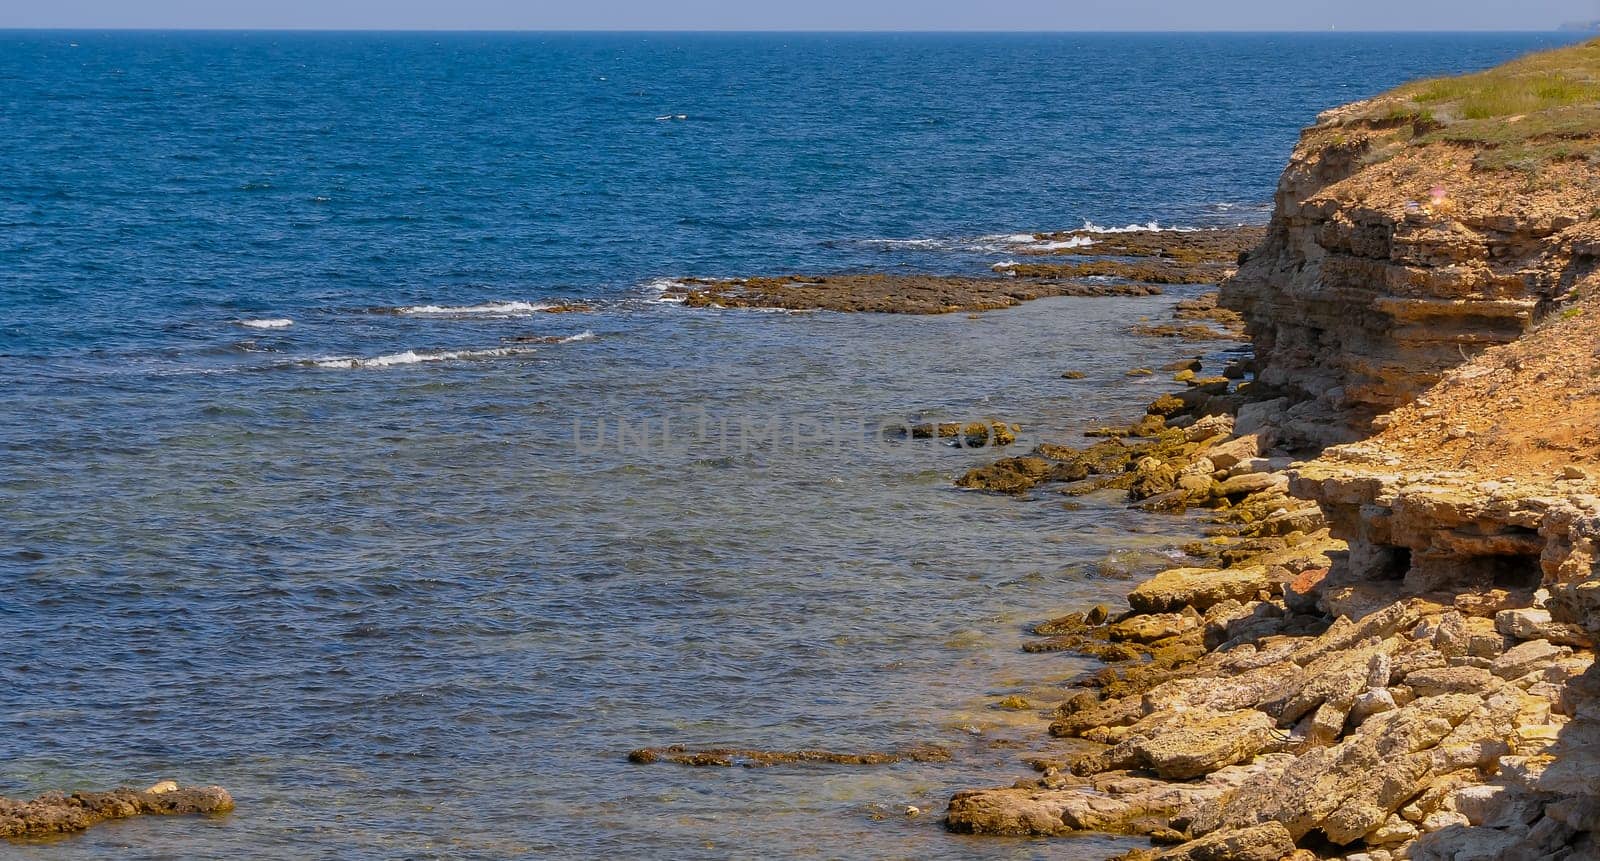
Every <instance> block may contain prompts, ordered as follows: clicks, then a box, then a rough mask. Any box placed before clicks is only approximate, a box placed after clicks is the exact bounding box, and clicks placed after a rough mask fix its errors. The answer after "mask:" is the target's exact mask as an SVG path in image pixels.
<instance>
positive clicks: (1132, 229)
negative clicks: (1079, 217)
mask: <svg viewBox="0 0 1600 861" xmlns="http://www.w3.org/2000/svg"><path fill="white" fill-rule="evenodd" d="M1204 229H1205V228H1203V227H1162V226H1161V225H1160V224H1159V223H1157V222H1154V221H1152V222H1149V223H1148V224H1129V225H1126V226H1124V227H1101V226H1100V225H1098V224H1095V223H1094V222H1092V221H1085V222H1084V223H1083V227H1081V228H1079V230H1082V231H1083V232H1084V233H1195V232H1197V231H1200V230H1204Z"/></svg>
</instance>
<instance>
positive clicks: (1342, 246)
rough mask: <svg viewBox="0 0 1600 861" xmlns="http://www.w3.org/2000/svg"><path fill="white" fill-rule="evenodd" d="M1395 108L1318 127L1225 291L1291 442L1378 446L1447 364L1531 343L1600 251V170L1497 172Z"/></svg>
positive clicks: (1357, 112) (1365, 111) (1568, 166)
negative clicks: (1378, 430)
mask: <svg viewBox="0 0 1600 861" xmlns="http://www.w3.org/2000/svg"><path fill="white" fill-rule="evenodd" d="M1393 112H1394V109H1393V108H1385V107H1384V106H1383V105H1382V103H1381V102H1362V103H1358V104H1355V105H1351V106H1347V107H1345V108H1341V109H1338V110H1335V111H1330V112H1328V113H1326V114H1323V115H1322V116H1321V117H1320V118H1319V120H1318V122H1317V124H1316V125H1315V126H1312V127H1311V128H1309V129H1307V130H1306V131H1305V132H1304V133H1303V136H1302V139H1301V142H1300V145H1299V147H1298V148H1297V149H1296V151H1295V153H1294V156H1293V159H1292V161H1291V162H1290V165H1289V168H1288V170H1286V171H1285V172H1284V174H1283V178H1282V180H1281V181H1280V183H1279V186H1278V190H1277V201H1276V208H1275V211H1274V214H1273V217H1272V223H1271V226H1270V228H1269V230H1268V236H1267V239H1266V240H1265V242H1264V243H1263V244H1262V245H1261V246H1260V247H1259V248H1258V249H1256V250H1255V251H1254V252H1252V253H1251V254H1249V255H1248V257H1247V258H1246V259H1245V261H1244V262H1243V265H1242V266H1241V268H1240V271H1239V273H1238V274H1237V275H1236V276H1235V277H1234V278H1233V279H1232V280H1231V281H1230V282H1228V283H1227V284H1225V285H1224V287H1223V290H1222V303H1223V305H1224V306H1226V307H1230V308H1233V309H1235V310H1238V311H1240V312H1242V313H1243V314H1244V316H1245V320H1246V325H1247V331H1248V332H1249V335H1250V338H1251V340H1252V341H1253V342H1254V343H1255V349H1256V361H1257V379H1258V380H1259V382H1260V383H1261V384H1262V385H1263V386H1264V387H1267V388H1270V389H1275V390H1278V391H1279V392H1280V393H1281V394H1283V395H1285V396H1286V397H1288V398H1289V402H1288V406H1289V407H1290V409H1289V411H1288V414H1287V415H1286V416H1285V417H1284V419H1283V421H1281V422H1280V430H1281V431H1282V432H1283V434H1284V441H1285V442H1288V443H1290V444H1291V445H1297V446H1301V447H1312V448H1315V447H1320V446H1324V445H1329V444H1335V443H1341V442H1350V441H1353V440H1356V439H1360V438H1363V437H1365V436H1367V435H1368V433H1370V431H1371V429H1372V425H1371V423H1372V420H1373V419H1374V418H1375V417H1377V416H1379V415H1381V414H1383V413H1386V412H1388V411H1390V410H1392V409H1395V408H1396V407H1399V406H1401V405H1403V404H1405V403H1408V402H1410V401H1411V400H1412V399H1413V398H1415V397H1416V396H1417V395H1419V394H1420V393H1421V392H1422V391H1423V390H1424V389H1426V388H1428V387H1429V386H1430V385H1432V384H1434V383H1435V382H1437V381H1438V380H1439V379H1440V376H1441V375H1442V373H1443V372H1444V371H1445V370H1447V369H1449V368H1451V367H1454V366H1456V365H1459V364H1461V363H1462V362H1464V361H1466V360H1467V359H1469V358H1471V357H1472V356H1474V355H1476V354H1478V353H1479V352H1481V351H1482V350H1484V349H1485V348H1487V347H1490V346H1494V345H1497V344H1504V343H1508V342H1510V341H1513V340H1516V339H1517V338H1519V337H1521V336H1522V335H1523V334H1524V333H1526V332H1527V331H1528V329H1529V328H1530V326H1531V325H1532V324H1533V323H1534V322H1535V321H1536V320H1538V319H1539V318H1540V317H1542V316H1543V315H1544V314H1546V313H1547V312H1548V311H1549V310H1550V309H1551V308H1553V307H1555V306H1556V305H1557V304H1559V303H1560V302H1562V301H1564V299H1565V298H1566V297H1568V296H1569V295H1570V294H1571V293H1572V291H1573V288H1574V286H1575V285H1576V284H1577V283H1578V282H1579V281H1580V280H1581V279H1582V278H1583V277H1584V276H1586V275H1587V274H1588V273H1589V272H1590V271H1591V270H1593V269H1594V267H1595V265H1596V260H1597V254H1600V243H1596V241H1595V238H1594V236H1595V234H1593V233H1591V232H1589V230H1588V228H1590V227H1591V225H1590V224H1589V222H1590V221H1591V219H1592V218H1593V217H1594V215H1595V212H1594V205H1595V204H1596V203H1597V202H1600V198H1597V197H1596V196H1595V195H1594V194H1593V192H1592V191H1591V189H1592V188H1594V187H1595V186H1594V182H1595V180H1596V179H1600V169H1597V168H1596V167H1595V166H1593V165H1591V164H1590V163H1589V162H1588V161H1586V160H1585V161H1577V160H1565V159H1556V160H1551V161H1549V162H1548V163H1546V164H1543V165H1540V166H1539V169H1538V173H1537V175H1536V176H1535V175H1530V174H1528V173H1526V172H1524V171H1521V170H1517V169H1484V167H1483V165H1482V160H1481V159H1480V158H1479V157H1478V153H1479V152H1480V147H1478V146H1477V145H1475V144H1472V143H1470V142H1469V143H1463V142H1458V141H1452V140H1446V139H1439V140H1433V139H1431V138H1430V136H1431V135H1437V134H1439V132H1437V131H1430V127H1429V125H1428V124H1427V123H1426V122H1424V121H1423V120H1421V119H1412V120H1410V121H1407V120H1405V119H1400V120H1396V119H1392V118H1391V116H1392V115H1393ZM1397 123H1398V124H1397ZM1419 135H1420V137H1419Z"/></svg>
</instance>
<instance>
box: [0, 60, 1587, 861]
mask: <svg viewBox="0 0 1600 861" xmlns="http://www.w3.org/2000/svg"><path fill="white" fill-rule="evenodd" d="M1571 38H1572V37H1571V36H1568V35H1558V34H1470V35H1469V34H1434V35H1419V34H1410V35H1395V34H1299V35H1285V34H1249V35H1245V34H1204V35H1198V34H1191V35H1126V34H1094V35H1082V34H1033V35H1022V34H984V35H957V34H913V33H905V34H873V35H868V34H692V33H671V34H668V33H622V34H583V33H570V34H540V33H517V34H489V33H448V34H446V33H387V34H382V33H298V32H295V33H291V32H264V33H222V32H183V33H179V32H55V31H51V32H39V31H31V32H21V31H10V32H0V362H3V366H4V369H5V373H4V375H3V378H0V379H3V382H0V654H3V656H4V657H3V660H0V795H5V796H11V797H30V796H32V795H35V794H37V793H41V792H44V791H47V790H52V789H64V790H69V791H70V790H79V789H93V788H105V787H109V786H114V785H118V784H130V785H138V786H142V785H146V784H148V783H153V782H155V781H157V780H160V779H164V778H173V779H177V780H179V781H181V782H184V783H205V784H209V783H218V784H222V785H224V786H226V787H227V788H228V789H229V790H230V791H231V792H232V793H233V795H234V797H235V799H236V801H237V804H238V807H237V810H236V811H235V812H234V813H232V814H231V815H227V816H224V817H220V818H215V819H193V818H188V819H185V818H153V817H152V818H140V819H135V820H129V821H124V822H118V823H111V824H106V825H102V826H100V827H98V828H96V829H94V830H92V831H90V832H88V833H86V834H82V835H78V836H70V837H64V838H56V839H52V840H48V841H43V842H35V843H18V842H12V843H6V844H3V845H0V856H3V857H6V858H18V859H46V858H49V859H209V858H249V859H285V861H287V859H355V861H369V859H370V861H378V859H509V858H661V859H690V861H693V860H694V859H721V858H757V857H760V858H829V859H831V858H886V859H1032V858H1056V859H1099V858H1105V857H1107V856H1108V855H1111V854H1113V853H1114V852H1116V851H1119V850H1120V849H1123V848H1126V847H1128V846H1130V845H1134V844H1130V843H1128V842H1127V841H1118V840H1115V839H1111V838H1105V837H1096V836H1084V837H1077V838H1065V839H1058V840H1052V841H1039V840H1023V839H995V838H974V837H965V836H958V835H952V834H950V833H947V832H946V831H945V830H944V828H943V827H942V826H941V824H940V822H939V820H940V815H941V813H942V811H943V809H944V805H945V802H946V801H947V800H948V798H949V796H950V794H951V793H952V792H954V791H956V790H958V789H961V788H968V787H981V786H991V785H1003V784H1008V783H1010V782H1012V781H1013V780H1016V779H1018V778H1023V777H1027V776H1029V775H1030V774H1032V771H1031V769H1030V768H1029V767H1028V765H1027V763H1026V762H1025V760H1026V759H1027V758H1028V757H1029V756H1033V755H1037V754H1040V753H1044V754H1048V753H1050V752H1051V751H1052V750H1053V748H1052V747H1051V745H1052V744H1053V742H1051V740H1050V739H1049V738H1048V737H1047V736H1046V735H1045V734H1044V733H1043V732H1042V721H1041V715H1043V714H1045V713H1047V712H1048V710H1049V706H1050V703H1051V702H1052V697H1057V698H1058V697H1059V695H1060V690H1061V688H1062V686H1063V685H1065V684H1067V683H1068V682H1069V681H1070V680H1071V679H1072V678H1073V677H1074V676H1076V675H1077V674H1079V673H1082V672H1084V671H1086V670H1091V669H1093V665H1092V664H1091V663H1090V662H1088V661H1087V660H1084V659H1081V658H1077V657H1074V656H1071V655H1064V654H1046V655H1033V654H1026V653H1024V652H1023V651H1022V650H1021V646H1022V645H1023V644H1024V643H1025V642H1026V641H1027V640H1028V634H1027V630H1028V625H1029V624H1031V623H1033V622H1036V621H1039V620H1041V619H1046V618H1050V617H1051V616H1054V615H1058V614H1060V613H1064V612H1068V611H1072V610H1078V609H1083V608H1084V607H1087V606H1089V605H1092V604H1094V603H1096V602H1100V601H1108V602H1116V601H1117V600H1118V599H1119V597H1120V596H1121V595H1123V594H1124V593H1125V592H1126V590H1127V589H1128V588H1129V586H1130V585H1131V582H1132V580H1133V578H1137V577H1139V576H1141V575H1143V574H1147V573H1150V572H1152V571H1154V570H1158V569H1159V568H1160V567H1161V566H1163V565H1167V564H1170V563H1171V562H1172V561H1173V560H1174V559H1176V558H1178V557H1179V555H1180V551H1179V550H1178V547H1179V546H1180V545H1181V544H1182V543H1184V542H1185V541H1186V540H1189V538H1190V537H1191V534H1192V532H1193V527H1194V524H1192V523H1188V522H1186V521H1184V520H1182V519H1180V518H1174V517H1171V516H1163V515H1152V514H1145V513H1140V512H1133V511H1129V510H1128V509H1127V508H1126V507H1125V506H1124V505H1123V504H1122V501H1121V500H1120V499H1118V498H1117V497H1116V495H1114V494H1110V495H1105V494H1102V495H1096V496H1090V497H1086V498H1081V499H1077V498H1068V497H1064V496H1062V495H1060V494H1059V493H1056V492H1054V491H1051V490H1044V491H1040V492H1038V493H1035V494H1034V495H1032V496H1030V497H1027V498H1009V497H996V496H991V495H985V494H981V493H973V492H964V491H961V490H958V489H957V488H956V487H955V486H954V484H953V479H954V478H955V477H956V476H959V475H960V474H961V473H962V472H963V471H964V470H966V469H968V468H971V467H973V466H975V465H980V464H983V463H986V462H988V461H990V460H992V459H994V458H996V457H998V456H1000V454H999V453H997V452H994V451H991V450H974V449H970V448H962V447H956V446H952V445H949V444H946V443H947V442H948V441H944V442H941V441H937V440H902V439H899V438H898V437H896V436H894V435H893V434H886V433H884V431H883V428H885V427H887V426H892V425H894V424H895V423H904V422H916V421H942V420H960V421H965V420H975V419H980V418H998V419H1002V420H1004V421H1007V422H1014V423H1016V424H1018V425H1020V427H1021V428H1022V433H1021V439H1020V440H1019V442H1018V443H1017V445H1016V446H1015V447H1014V449H1013V451H1014V452H1021V451H1025V450H1026V449H1027V448H1029V447H1030V446H1031V445H1033V444H1035V443H1038V442H1042V441H1054V442H1067V443H1070V442H1074V441H1076V440H1080V439H1081V438H1082V433H1083V431H1085V430H1086V429H1089V428H1091V427H1094V426H1097V425H1103V424H1107V423H1110V422H1114V421H1118V420H1120V421H1127V420H1130V419H1132V418H1135V417H1137V416H1138V415H1140V414H1141V413H1142V412H1143V410H1142V405H1143V404H1144V403H1146V402H1148V401H1149V400H1150V399H1151V398H1153V397H1155V396H1156V395H1157V394H1159V393H1161V392H1163V391H1165V390H1166V389H1167V387H1169V386H1171V385H1172V384H1171V383H1170V382H1167V381H1166V377H1165V375H1160V374H1158V375H1156V376H1153V377H1136V378H1130V377H1128V376H1127V375H1126V371H1127V370H1128V369H1130V368H1135V367H1159V366H1160V365H1161V364H1163V363H1167V362H1171V361H1172V360H1174V359H1176V358H1181V357H1185V356H1192V355H1195V354H1197V353H1204V354H1206V361H1207V362H1208V363H1211V365H1212V367H1219V365H1217V364H1216V363H1218V362H1220V361H1221V360H1222V359H1223V358H1224V356H1223V355H1222V353H1221V351H1224V350H1226V349H1228V348H1230V347H1232V346H1233V345H1227V344H1202V345H1195V344H1184V343H1181V342H1174V341H1170V340H1162V339H1148V338H1138V337H1133V336H1131V335H1129V334H1128V330H1129V328H1130V327H1131V326H1133V325H1134V324H1136V323H1138V322H1140V321H1142V320H1146V319H1148V320H1154V321H1158V322H1159V321H1162V320H1165V319H1166V318H1167V316H1168V314H1169V313H1170V311H1171V308H1172V305H1173V303H1175V302H1176V301H1178V300H1179V299H1181V298H1183V297H1185V296H1187V295H1191V294H1192V292H1193V291H1192V290H1185V289H1182V288H1179V289H1173V290H1169V291H1168V292H1167V293H1166V294H1165V295H1162V296H1154V297H1141V298H1130V297H1109V298H1053V299H1044V300H1040V301H1037V302H1032V303H1028V304H1025V305H1022V306H1019V307H1015V308H1012V309H1008V310H1003V311H997V312H991V313H986V314H982V315H975V316H969V315H966V314H951V315H944V316H934V317H917V316H903V315H873V314H861V315H849V314H834V313H777V312H759V311H732V310H717V309H691V308H686V307H683V306H682V305H679V304H674V303H673V302H671V301H669V300H670V299H671V295H670V294H668V293H666V292H664V288H665V287H667V286H669V285H671V284H672V283H673V282H675V281H677V280H679V279H684V278H691V277H740V276H746V275H760V274H784V273H833V272H888V273H923V272H931V273H956V274H988V273H989V272H990V270H991V268H992V267H993V266H994V265H995V264H997V263H1001V262H1003V261H1005V260H1008V259H1014V258H1015V257H1016V256H1017V255H1019V254H1027V253H1029V252H1035V251H1038V250H1040V248H1039V247H1038V246H1039V245H1040V244H1041V242H1040V240H1038V239H1035V238H1034V235H1033V234H1035V233H1036V232H1041V231H1053V230H1066V229H1078V228H1088V229H1091V230H1118V229H1124V228H1128V227H1131V226H1142V225H1156V226H1158V227H1160V228H1163V229H1182V228H1196V227H1222V226H1234V225H1239V224H1259V223H1262V222H1264V221H1265V220H1266V218H1267V217H1268V214H1269V211H1270V204H1271V200H1272V195H1273V191H1274V188H1275V184H1276V182H1277V177H1278V174H1279V172H1280V171H1281V170H1282V168H1283V165H1284V163H1285V160H1286V159H1287V157H1288V155H1289V153H1290V150H1291V149H1292V147H1293V146H1294V143H1295V141H1296V137H1297V133H1298V130H1299V129H1300V128H1301V127H1302V126H1305V125H1307V124H1309V123H1311V122H1312V121H1313V120H1314V119H1315V117H1316V114H1317V113H1318V112H1319V111H1321V110H1324V109H1327V108H1330V107H1333V106H1336V105H1339V104H1341V103H1345V102H1348V101H1351V100H1354V99H1358V98H1361V97H1365V96H1368V95H1372V94H1375V93H1378V92H1380V91H1382V90H1385V89H1387V88H1389V87H1391V86H1394V85H1396V84H1399V83H1401V82H1403V81H1406V80H1408V79H1411V78H1415V77H1418V76H1427V75H1442V74H1451V73H1458V72H1462V71H1466V70H1472V69H1477V68H1481V67H1486V66H1489V65H1492V64H1495V63H1498V62H1500V61H1503V60H1506V59H1509V58H1511V57H1514V56H1516V55H1518V54H1521V53H1523V52H1526V51H1529V50H1533V49H1538V48H1544V47H1553V46H1555V45H1558V44H1561V43H1563V42H1566V41H1570V40H1571ZM560 306H569V307H570V306H577V310H568V311H566V312H564V313H554V312H553V309H558V308H559V307H560ZM1065 371H1080V372H1082V373H1084V374H1085V375H1086V378H1085V379H1083V380H1076V381H1071V380H1064V379H1062V374H1063V372H1065ZM1013 696H1015V697H1021V698H1022V699H1024V700H1026V701H1027V703H1028V706H1027V707H1025V708H1023V709H1021V710H1010V709H1006V708H1001V707H999V703H1000V701H1001V700H1002V699H1004V698H1006V697H1013ZM1013 704H1014V703H1013ZM671 744H684V745H690V746H722V747H734V748H751V749H764V750H797V749H823V750H830V751H839V752H861V751H896V750H904V749H907V748H910V747H913V746H916V745H928V744H932V745H939V746H942V747H944V748H946V749H948V750H950V751H951V754H952V758H951V760H950V761H949V762H942V763H916V762H909V763H899V764H888V765H879V766H836V765H818V764H810V765H778V766H772V767H765V768H757V767H746V765H747V764H746V763H742V762H741V763H740V764H736V765H734V766H733V767H723V768H715V767H713V768H688V767H683V766H677V765H670V764H661V763H658V764H654V765H635V764H631V763H630V762H629V761H628V759H627V754H628V752H629V751H630V750H632V749H634V748H638V747H646V746H663V745H671Z"/></svg>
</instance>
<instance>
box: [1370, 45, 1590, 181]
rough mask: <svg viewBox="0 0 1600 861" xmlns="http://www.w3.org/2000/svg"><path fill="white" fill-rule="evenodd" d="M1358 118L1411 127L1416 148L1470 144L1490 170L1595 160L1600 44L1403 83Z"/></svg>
mask: <svg viewBox="0 0 1600 861" xmlns="http://www.w3.org/2000/svg"><path fill="white" fill-rule="evenodd" d="M1356 119H1359V120H1364V121H1367V122H1372V123H1379V124H1384V125H1396V126H1402V125H1409V127H1410V130H1411V134H1412V135H1414V137H1413V140H1416V141H1417V142H1419V143H1426V142H1431V141H1440V140H1443V141H1452V142H1455V143H1462V144H1469V145H1476V146H1478V147H1480V148H1481V149H1482V150H1483V151H1482V152H1481V153H1480V155H1479V158H1478V164H1479V165H1480V166H1481V167H1486V168H1491V169H1492V168H1506V167H1521V168H1535V167H1537V166H1538V165H1539V164H1542V163H1544V162H1547V161H1549V160H1551V159H1555V158H1592V159H1596V160H1600V148H1597V146H1596V141H1597V140H1600V39H1597V40H1594V41H1591V42H1585V43H1583V44H1581V45H1574V46H1571V47H1568V48H1558V49H1556V50H1554V51H1544V52H1541V53H1538V54H1530V55H1529V56H1526V57H1523V58H1521V59H1519V60H1513V61H1512V62H1510V63H1506V64H1505V65H1503V66H1496V67H1495V68H1493V69H1489V70H1487V71H1484V72H1478V73H1476V74H1472V75H1463V76H1461V77H1456V78H1433V79H1429V80H1423V81H1416V82H1414V83H1410V84H1406V85H1404V86H1402V87H1399V88H1398V89H1395V90H1391V91H1390V92H1388V93H1385V94H1384V95H1382V96H1379V97H1378V98H1377V99H1375V100H1374V101H1373V104H1372V107H1371V109H1370V110H1369V111H1368V112H1366V113H1364V114H1363V115H1362V116H1360V117H1358V118H1356Z"/></svg>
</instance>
